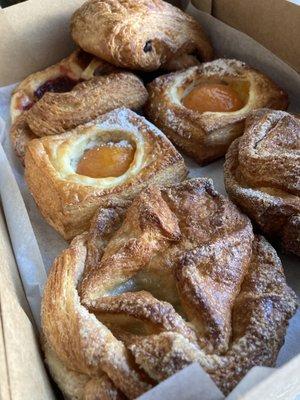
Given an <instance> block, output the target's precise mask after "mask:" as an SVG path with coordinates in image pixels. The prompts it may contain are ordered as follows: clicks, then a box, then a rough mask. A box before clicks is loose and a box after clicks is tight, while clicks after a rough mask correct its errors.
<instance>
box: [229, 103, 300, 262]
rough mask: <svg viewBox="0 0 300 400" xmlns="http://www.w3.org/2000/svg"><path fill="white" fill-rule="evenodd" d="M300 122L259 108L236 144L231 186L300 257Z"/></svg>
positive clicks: (267, 229)
mask: <svg viewBox="0 0 300 400" xmlns="http://www.w3.org/2000/svg"><path fill="white" fill-rule="evenodd" d="M299 151H300V120H299V118H296V117H294V116H292V115H290V114H288V113H286V112H283V111H271V110H258V111H256V112H254V113H253V114H252V115H251V117H249V118H248V119H247V123H246V129H245V133H244V135H243V136H242V137H241V138H240V139H237V140H236V141H234V142H233V143H232V145H231V146H230V148H229V150H228V153H227V155H226V162H225V171H224V173H225V186H226V190H227V192H228V194H229V196H230V198H231V199H232V201H234V202H235V203H237V204H238V205H239V206H240V207H241V209H242V210H243V211H244V212H245V213H246V214H248V215H249V217H250V218H252V219H253V220H254V221H255V223H256V224H257V225H258V226H259V228H261V230H262V231H263V232H264V233H265V234H266V235H268V236H270V238H275V239H279V240H280V241H281V243H282V246H283V247H284V249H286V250H287V251H291V252H293V253H295V254H297V255H298V256H300V154H299Z"/></svg>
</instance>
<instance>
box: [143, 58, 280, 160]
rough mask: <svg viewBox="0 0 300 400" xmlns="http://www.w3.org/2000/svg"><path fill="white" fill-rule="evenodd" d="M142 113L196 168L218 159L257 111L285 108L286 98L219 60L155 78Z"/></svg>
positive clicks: (242, 67)
mask: <svg viewBox="0 0 300 400" xmlns="http://www.w3.org/2000/svg"><path fill="white" fill-rule="evenodd" d="M148 92H149V99H148V102H147V103H146V105H145V114H146V115H147V117H148V118H149V119H150V121H152V122H153V123H154V124H155V125H156V126H158V127H159V128H160V129H161V130H162V131H163V132H164V133H165V134H166V135H167V136H168V137H169V138H170V139H171V141H173V142H174V143H175V144H176V145H177V146H178V147H179V148H180V149H181V150H182V151H184V152H185V153H186V154H187V155H189V156H190V157H192V158H194V159H195V160H196V161H197V162H198V163H199V164H200V165H202V164H206V163H208V162H211V161H213V160H214V159H216V158H218V157H221V156H223V155H224V154H225V153H226V150H227V149H228V146H229V145H230V143H231V142H232V141H233V140H234V139H235V138H236V137H238V136H240V135H241V134H242V133H243V129H244V122H245V118H246V117H247V115H249V113H250V112H251V111H252V110H254V109H256V108H260V107H270V108H274V109H286V108H287V105H288V101H287V95H286V93H284V91H283V90H281V89H280V88H279V87H278V86H276V85H275V83H273V82H272V81H271V80H270V79H269V78H268V77H266V76H265V75H264V74H262V73H260V72H258V71H256V70H255V69H253V68H251V67H249V66H247V65H246V64H245V63H243V62H241V61H237V60H229V59H219V60H215V61H212V62H208V63H204V64H202V65H200V66H196V67H191V68H189V69H187V70H185V71H180V72H175V73H172V74H168V75H163V76H160V77H158V78H156V79H155V80H154V81H153V82H151V83H150V84H149V85H148Z"/></svg>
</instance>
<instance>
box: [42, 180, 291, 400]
mask: <svg viewBox="0 0 300 400" xmlns="http://www.w3.org/2000/svg"><path fill="white" fill-rule="evenodd" d="M83 238H84V239H82V238H81V237H79V238H76V239H74V241H73V242H72V244H71V246H70V247H69V249H67V250H66V251H65V252H64V253H63V254H62V255H61V256H59V257H58V258H57V260H56V262H55V264H54V266H53V268H52V270H51V274H50V278H49V280H48V282H47V285H46V290H45V294H44V298H43V307H42V321H43V330H44V333H45V337H46V341H47V343H48V345H49V346H50V347H51V349H52V351H53V352H54V353H55V355H56V357H57V358H58V359H59V360H60V362H61V363H63V365H64V366H65V367H66V366H67V367H69V368H71V367H72V369H73V371H74V372H75V371H76V372H80V373H82V372H84V374H85V376H87V377H90V378H92V376H95V375H92V374H91V371H90V370H88V369H85V370H84V371H83V369H84V366H85V365H86V361H85V360H83V361H82V360H80V363H79V364H78V366H77V363H76V364H75V363H74V357H77V354H78V353H79V354H82V353H83V352H84V353H85V354H86V353H87V351H91V349H92V346H93V345H95V349H94V352H93V354H96V355H97V354H98V349H99V346H98V342H99V343H103V340H105V338H108V339H107V342H106V345H105V348H104V350H102V354H107V353H109V354H110V355H111V357H112V356H113V355H114V357H115V358H118V359H119V360H120V362H118V363H116V364H115V370H116V371H117V372H116V373H115V370H112V368H113V367H112V364H111V361H112V358H110V357H107V358H106V359H107V364H105V365H106V369H105V370H104V368H103V364H101V365H100V364H98V365H99V366H100V369H101V371H100V374H101V376H103V374H104V375H105V374H106V375H108V376H109V378H110V379H111V381H112V382H113V384H114V385H115V388H116V389H119V390H120V391H121V392H123V393H124V394H125V395H126V396H127V397H129V398H132V397H133V396H132V395H133V392H131V390H132V387H131V382H133V381H132V379H133V377H134V378H136V379H138V380H139V384H138V385H137V387H138V388H139V389H140V390H145V386H143V385H145V381H147V380H148V381H149V382H151V385H153V384H155V383H156V382H160V381H161V380H164V379H166V378H167V377H168V376H170V375H172V374H173V373H175V372H177V371H178V370H180V369H181V368H183V367H185V366H187V365H188V364H190V363H191V362H194V361H197V362H199V363H200V364H201V366H202V367H203V368H204V369H205V370H206V371H207V372H208V373H209V374H210V375H211V377H212V378H213V380H214V381H215V382H216V383H217V385H218V386H219V387H220V388H221V390H222V391H223V392H224V393H225V394H227V393H228V392H230V391H231V390H232V389H233V387H234V386H235V385H236V384H237V383H238V382H239V380H240V379H241V378H242V377H243V376H244V375H245V374H246V373H247V371H248V370H249V369H250V368H251V367H252V366H254V365H268V366H272V365H273V364H274V362H275V360H276V357H277V354H278V351H279V349H280V346H281V345H282V342H283V340H284V335H285V331H286V327H287V324H288V320H289V319H290V318H291V316H292V315H293V314H294V312H295V310H296V296H295V294H294V293H293V292H292V290H291V289H289V288H288V286H287V285H286V281H285V277H284V274H283V270H282V266H281V262H280V260H279V258H278V256H277V254H276V252H275V250H274V249H273V248H272V247H271V246H270V245H269V244H268V243H267V242H266V240H265V239H264V238H262V237H260V236H254V235H253V232H252V227H251V224H250V221H249V220H248V218H247V217H246V216H244V215H243V214H241V213H240V212H239V211H238V209H237V208H236V207H235V206H234V205H233V204H232V203H231V202H230V201H229V200H228V199H226V198H225V197H223V196H221V195H219V194H218V193H217V192H215V190H214V188H213V186H212V183H211V181H209V180H207V179H194V180H190V181H185V182H183V183H181V184H179V185H177V186H172V187H170V188H166V189H159V188H158V187H155V186H154V187H149V188H148V189H146V190H144V191H143V192H141V194H140V195H139V196H137V197H136V198H135V200H134V201H133V203H132V205H131V206H130V207H129V208H128V210H127V212H126V214H125V215H124V211H123V210H120V213H119V209H118V208H114V207H111V208H110V209H109V210H108V209H106V210H100V211H99V213H98V215H97V216H95V218H94V221H93V224H92V226H91V230H90V231H89V232H88V233H87V234H85V235H84V237H83ZM78 241H79V243H78ZM91 242H92V243H93V245H92V246H91ZM96 247H97V249H98V251H97V252H95V248H96ZM91 249H92V252H91V253H90V251H91ZM72 252H75V255H73V253H72ZM79 252H84V257H82V258H81V259H80V260H78V258H77V254H78V253H79ZM89 253H90V254H89ZM79 268H80V275H79V274H78V273H75V271H76V270H78V269H79ZM70 270H72V271H73V272H72V273H70V272H67V271H70ZM69 277H72V278H71V280H69ZM74 277H76V279H75V278H74ZM54 284H55V286H54ZM77 284H78V285H77ZM59 287H61V288H64V295H62V292H61V290H62V289H58V288H59ZM79 296H80V297H79ZM73 298H76V299H77V300H76V301H77V302H78V303H79V304H80V307H81V312H80V313H75V315H81V314H82V313H83V312H85V313H87V315H88V318H86V321H85V322H84V323H83V325H82V329H81V330H79V331H78V328H77V323H74V322H73V317H72V316H73V315H74V311H73V307H74V306H73V304H74V303H73V302H70V301H69V300H70V299H73ZM79 298H80V302H79ZM61 304H70V309H68V310H66V309H63V308H62V307H61ZM83 310H85V311H83ZM69 314H70V318H69ZM94 315H95V316H96V317H97V319H94V318H95V317H94ZM66 319H67V320H68V322H67V325H66V326H65V325H64V323H63V321H65V320H66ZM89 319H93V321H97V324H98V325H97V326H98V328H99V329H98V331H97V334H99V336H98V340H96V341H95V340H94V339H95V336H92V335H91V334H90V332H89V331H88V329H89V323H88V321H89ZM69 324H70V325H69ZM86 325H87V328H86V329H84V332H85V335H84V339H85V341H84V342H82V341H81V340H82V333H81V332H82V330H83V327H85V326H86ZM74 329H75V330H74ZM101 330H103V334H102V332H101ZM70 332H71V333H70ZM108 332H109V333H108ZM109 334H110V335H111V336H108V335H109ZM65 335H67V336H70V338H71V339H70V340H71V342H70V343H66V342H65V341H64V339H63V338H64V337H65ZM114 341H117V342H118V343H120V344H122V346H124V347H122V349H124V353H122V352H121V347H120V345H119V346H118V347H116V346H115V345H114V343H115V342H114ZM109 351H111V352H109ZM120 353H121V354H123V356H124V357H125V358H124V359H123V360H121V359H120V358H119V357H120ZM129 354H130V357H131V358H130V359H131V361H132V364H130V366H131V368H132V369H130V373H129V375H128V374H127V375H125V374H124V368H125V365H126V362H127V361H126V360H127V359H126V355H129ZM121 364H122V365H121ZM134 366H135V367H134ZM50 367H51V366H50ZM136 370H138V371H139V372H140V373H141V372H143V374H144V375H136V374H135V373H134V371H136ZM122 374H123V378H122ZM128 376H129V378H130V379H131V381H130V380H129V379H128ZM149 379H150V380H149ZM59 384H61V385H63V383H61V382H59ZM84 387H85V385H84ZM62 388H64V387H62Z"/></svg>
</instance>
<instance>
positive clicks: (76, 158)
mask: <svg viewBox="0 0 300 400" xmlns="http://www.w3.org/2000/svg"><path fill="white" fill-rule="evenodd" d="M185 177H186V167H185V165H184V161H183V159H182V157H181V155H180V154H179V153H178V152H177V151H176V149H175V148H174V147H173V145H172V144H171V143H170V142H169V140H168V139H167V138H166V137H165V136H164V134H163V133H162V132H160V131H159V130H158V129H157V128H155V127H154V126H153V125H152V124H150V123H149V122H148V121H146V120H145V119H144V118H143V117H140V116H138V115H137V114H135V113H134V112H131V111H130V110H128V109H117V110H114V111H111V112H110V113H108V114H104V115H103V116H102V117H99V118H98V119H96V120H94V121H91V122H89V123H87V124H85V125H80V126H78V127H77V128H75V129H74V130H73V131H69V132H65V133H63V134H61V135H52V136H44V137H43V138H40V139H35V140H32V141H31V142H30V143H29V144H28V148H27V152H26V156H25V179H26V181H27V183H28V186H29V189H30V191H31V193H32V195H33V197H34V199H35V201H36V203H37V205H38V206H39V208H40V210H41V212H42V214H43V216H44V217H45V219H46V220H47V221H48V223H49V224H50V225H52V226H53V227H54V228H55V229H56V230H57V231H58V232H60V233H61V235H62V236H63V237H64V238H65V239H71V238H73V237H74V236H75V235H77V234H79V233H82V232H83V231H85V230H86V229H88V227H89V223H90V219H91V218H92V216H93V215H94V213H95V211H96V210H97V209H98V208H99V207H103V208H105V207H109V206H110V205H112V204H114V205H118V206H120V207H126V206H127V205H128V202H129V201H130V200H132V199H133V197H134V196H135V195H136V194H137V193H138V192H139V191H140V190H141V189H143V188H144V187H146V186H147V185H148V184H150V183H157V184H159V185H160V184H161V185H168V184H172V183H175V182H180V181H181V180H182V179H184V178H185Z"/></svg>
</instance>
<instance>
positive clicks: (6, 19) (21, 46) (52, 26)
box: [0, 0, 84, 86]
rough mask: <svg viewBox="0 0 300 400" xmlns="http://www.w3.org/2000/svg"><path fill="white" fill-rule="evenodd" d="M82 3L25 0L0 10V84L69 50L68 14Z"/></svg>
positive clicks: (17, 77) (30, 70) (14, 79)
mask: <svg viewBox="0 0 300 400" xmlns="http://www.w3.org/2000/svg"><path fill="white" fill-rule="evenodd" d="M82 3H84V0H72V1H64V0H57V1H52V0H43V1H40V0H28V1H26V2H24V3H20V4H16V5H15V6H12V7H8V8H5V9H2V10H0V37H1V41H0V54H1V63H0V86H4V85H8V84H9V83H13V82H16V81H19V80H21V79H23V78H25V77H26V76H27V75H29V74H30V73H32V72H34V71H37V70H40V69H42V68H45V67H47V66H48V65H50V64H53V63H55V62H57V61H58V60H60V59H61V58H63V57H64V56H66V55H67V54H69V53H70V51H71V49H72V48H74V44H73V43H72V40H71V37H70V34H69V23H70V16H71V15H72V13H73V12H74V11H75V10H76V9H77V8H78V7H80V5H81V4H82ZM41 21H42V23H41ZM45 44H47V45H45ZM6 60H13V62H11V61H10V62H6Z"/></svg>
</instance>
